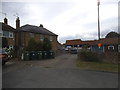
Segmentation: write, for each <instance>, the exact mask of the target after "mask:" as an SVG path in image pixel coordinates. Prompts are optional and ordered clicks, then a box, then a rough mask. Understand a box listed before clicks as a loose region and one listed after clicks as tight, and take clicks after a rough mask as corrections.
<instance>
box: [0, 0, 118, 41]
mask: <svg viewBox="0 0 120 90" xmlns="http://www.w3.org/2000/svg"><path fill="white" fill-rule="evenodd" d="M118 2H119V0H100V33H101V38H104V37H105V36H106V34H107V33H109V32H111V31H115V32H118ZM97 7H98V6H97V0H1V2H0V8H1V10H0V22H3V19H4V18H5V14H4V13H6V17H7V18H8V24H9V25H11V26H12V27H14V28H15V24H16V23H15V20H16V16H19V18H20V21H21V22H20V24H21V26H23V25H26V24H30V25H35V26H39V25H40V24H43V26H44V27H45V28H47V29H48V30H50V31H52V32H53V33H55V34H57V35H58V41H59V42H60V43H65V42H66V40H71V39H81V40H95V39H98V29H97V28H98V24H97V23H98V11H97V10H98V9H97Z"/></svg>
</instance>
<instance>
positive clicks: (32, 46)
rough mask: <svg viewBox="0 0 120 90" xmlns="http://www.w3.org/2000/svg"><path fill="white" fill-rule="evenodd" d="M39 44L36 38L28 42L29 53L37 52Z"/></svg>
mask: <svg viewBox="0 0 120 90" xmlns="http://www.w3.org/2000/svg"><path fill="white" fill-rule="evenodd" d="M36 45H37V42H36V41H35V39H34V38H31V39H30V40H29V42H28V46H27V48H26V50H27V51H35V50H36Z"/></svg>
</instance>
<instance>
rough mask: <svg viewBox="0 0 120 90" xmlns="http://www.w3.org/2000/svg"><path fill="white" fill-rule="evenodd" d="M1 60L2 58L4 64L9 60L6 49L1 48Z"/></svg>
mask: <svg viewBox="0 0 120 90" xmlns="http://www.w3.org/2000/svg"><path fill="white" fill-rule="evenodd" d="M0 60H2V65H4V64H5V63H6V62H7V61H8V60H9V55H8V53H7V52H6V51H5V50H4V49H1V50H0Z"/></svg>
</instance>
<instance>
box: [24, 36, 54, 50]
mask: <svg viewBox="0 0 120 90" xmlns="http://www.w3.org/2000/svg"><path fill="white" fill-rule="evenodd" d="M51 49H52V45H51V42H50V40H49V39H47V38H45V39H44V41H43V42H40V41H36V40H35V39H34V38H31V39H30V40H29V42H28V46H27V47H26V48H25V50H26V51H50V50H51Z"/></svg>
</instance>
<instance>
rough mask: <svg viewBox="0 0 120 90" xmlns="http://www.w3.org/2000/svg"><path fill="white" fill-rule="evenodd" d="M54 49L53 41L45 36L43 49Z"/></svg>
mask: <svg viewBox="0 0 120 90" xmlns="http://www.w3.org/2000/svg"><path fill="white" fill-rule="evenodd" d="M51 49H52V45H51V42H50V40H49V39H48V38H45V39H44V41H43V50H44V51H50V50H51Z"/></svg>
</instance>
